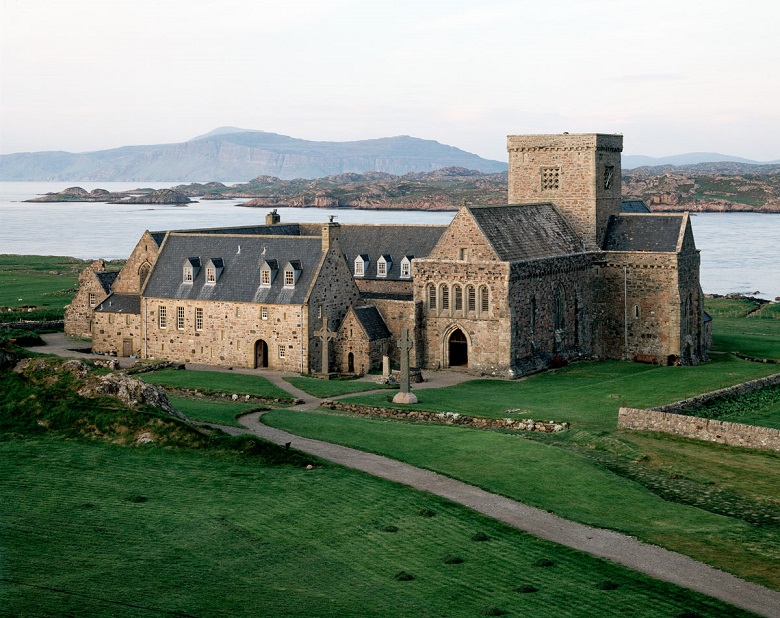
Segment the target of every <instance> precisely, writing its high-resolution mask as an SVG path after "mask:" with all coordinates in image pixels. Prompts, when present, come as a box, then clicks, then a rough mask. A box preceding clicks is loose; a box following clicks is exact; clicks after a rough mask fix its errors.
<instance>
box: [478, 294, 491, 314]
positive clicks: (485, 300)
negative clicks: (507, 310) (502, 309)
mask: <svg viewBox="0 0 780 618" xmlns="http://www.w3.org/2000/svg"><path fill="white" fill-rule="evenodd" d="M480 295H481V296H482V298H481V299H480V300H481V304H482V311H483V312H484V313H487V312H488V310H489V309H490V295H489V293H488V289H487V288H482V290H481V291H480Z"/></svg>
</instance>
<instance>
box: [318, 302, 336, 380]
mask: <svg viewBox="0 0 780 618" xmlns="http://www.w3.org/2000/svg"><path fill="white" fill-rule="evenodd" d="M314 336H315V337H319V338H320V339H322V369H321V371H322V373H330V358H329V357H330V355H329V353H328V352H329V351H330V340H331V339H335V338H336V333H335V332H334V331H332V330H330V329H329V328H328V316H327V315H326V314H325V313H323V314H322V328H321V329H320V330H316V331H314Z"/></svg>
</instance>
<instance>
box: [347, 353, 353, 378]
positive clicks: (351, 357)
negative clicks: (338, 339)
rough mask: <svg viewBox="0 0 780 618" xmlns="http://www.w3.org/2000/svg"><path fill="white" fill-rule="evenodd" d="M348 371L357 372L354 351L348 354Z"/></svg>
mask: <svg viewBox="0 0 780 618" xmlns="http://www.w3.org/2000/svg"><path fill="white" fill-rule="evenodd" d="M347 373H355V355H354V354H353V353H352V352H350V353H349V354H348V355H347Z"/></svg>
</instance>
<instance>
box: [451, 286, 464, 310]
mask: <svg viewBox="0 0 780 618" xmlns="http://www.w3.org/2000/svg"><path fill="white" fill-rule="evenodd" d="M452 292H453V294H454V296H455V311H463V289H462V288H461V287H460V286H459V285H456V286H454V287H453V288H452Z"/></svg>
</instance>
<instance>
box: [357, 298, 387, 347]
mask: <svg viewBox="0 0 780 618" xmlns="http://www.w3.org/2000/svg"><path fill="white" fill-rule="evenodd" d="M354 311H355V315H356V316H357V319H358V320H359V321H360V323H361V324H362V325H363V328H364V329H365V331H366V334H367V335H368V340H369V341H376V340H378V339H387V338H389V337H392V333H390V330H389V329H388V328H387V324H385V321H384V319H383V318H382V314H381V313H379V311H378V310H377V308H376V307H373V306H366V307H355V308H354Z"/></svg>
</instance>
